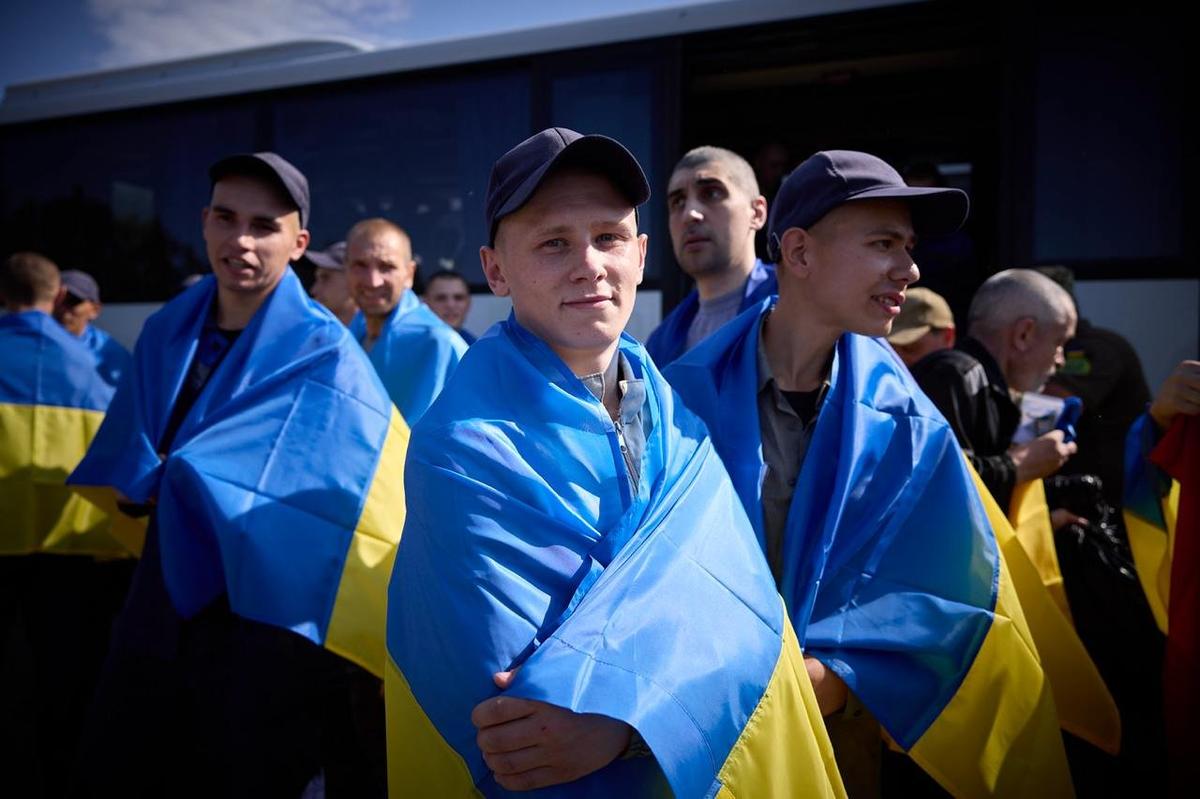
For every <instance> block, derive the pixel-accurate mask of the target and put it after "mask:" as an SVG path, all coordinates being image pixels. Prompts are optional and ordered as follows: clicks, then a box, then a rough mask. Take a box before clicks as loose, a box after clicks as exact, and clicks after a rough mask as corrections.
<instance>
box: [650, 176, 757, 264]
mask: <svg viewBox="0 0 1200 799" xmlns="http://www.w3.org/2000/svg"><path fill="white" fill-rule="evenodd" d="M667 212H668V221H669V224H670V228H671V245H672V247H674V249H675V260H677V261H678V262H679V266H680V268H681V269H683V271H684V272H686V273H687V274H689V275H691V276H692V277H701V276H703V275H709V274H716V273H720V272H723V271H725V270H727V269H729V268H730V267H731V262H732V261H733V259H734V258H737V257H740V256H741V254H742V253H743V252H745V250H746V248H747V246H753V245H752V244H751V243H752V242H753V241H754V233H755V231H757V230H758V229H760V228H761V227H762V226H763V224H764V223H765V222H766V218H767V204H766V200H764V199H763V198H761V197H751V196H749V195H748V194H747V193H746V192H745V191H744V190H742V189H741V188H739V187H738V185H737V184H736V183H735V182H734V181H733V180H732V178H731V177H730V176H729V170H728V168H726V166H725V164H723V163H721V162H719V161H711V162H709V163H706V164H701V165H700V166H697V167H695V168H692V169H687V168H684V169H679V170H677V171H676V172H675V174H673V175H671V182H670V183H669V184H668V187H667Z"/></svg>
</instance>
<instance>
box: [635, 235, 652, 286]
mask: <svg viewBox="0 0 1200 799" xmlns="http://www.w3.org/2000/svg"><path fill="white" fill-rule="evenodd" d="M649 244H650V237H649V236H647V235H646V234H645V233H640V234H638V250H639V255H638V259H639V260H638V279H637V285H639V286H640V285H642V280H643V279H644V278H645V277H646V249H647V247H648V246H649Z"/></svg>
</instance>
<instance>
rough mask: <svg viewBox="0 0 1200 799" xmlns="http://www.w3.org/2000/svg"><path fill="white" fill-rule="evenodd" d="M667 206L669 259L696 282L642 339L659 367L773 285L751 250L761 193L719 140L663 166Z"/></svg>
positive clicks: (761, 222)
mask: <svg viewBox="0 0 1200 799" xmlns="http://www.w3.org/2000/svg"><path fill="white" fill-rule="evenodd" d="M667 211H668V214H669V216H668V218H669V219H670V228H671V244H672V246H673V247H674V249H675V260H676V261H678V262H679V268H680V269H682V270H683V271H684V272H685V273H687V275H688V276H689V277H691V278H692V279H693V280H695V281H696V288H695V290H693V291H692V292H691V293H689V294H688V295H687V296H686V297H684V298H683V301H682V302H680V303H679V305H678V306H677V307H676V308H675V310H673V311H671V313H670V314H668V315H667V317H666V318H665V319H663V321H662V324H660V325H659V326H658V327H657V328H656V329H655V330H654V332H653V333H651V334H650V338H648V339H647V340H646V349H647V350H648V351H649V352H650V357H652V358H654V362H655V363H657V364H658V365H659V367H662V368H665V367H666V365H667V364H669V363H670V362H671V361H673V360H675V359H676V358H678V357H679V356H680V355H683V354H684V353H685V352H687V351H688V350H689V349H691V348H692V347H694V346H696V344H697V343H698V342H700V341H701V340H702V339H704V338H706V337H707V336H708V335H709V334H710V333H712V332H713V331H715V330H716V329H717V328H719V327H721V325H723V324H725V323H726V322H728V321H729V320H730V319H733V317H735V316H737V315H738V314H739V313H741V312H742V311H744V310H746V309H747V308H749V307H750V306H752V305H757V304H758V303H759V302H761V301H763V300H765V299H766V298H767V297H770V296H771V295H772V294H774V293H775V292H776V291H777V290H778V284H777V283H776V282H775V267H773V266H770V265H767V264H764V263H763V262H762V261H760V260H758V258H756V257H755V255H754V237H755V236H756V235H757V234H758V231H759V230H761V229H762V228H763V227H764V226H765V225H766V224H767V200H766V198H765V197H763V196H762V195H761V194H760V193H759V191H758V180H757V179H756V178H755V177H754V170H753V169H752V168H751V167H750V164H748V163H746V159H744V158H742V157H741V156H740V155H738V154H737V153H735V152H732V151H730V150H726V149H724V148H722V147H697V148H695V149H693V150H690V151H688V152H687V153H686V154H685V155H684V156H683V158H681V159H679V163H678V164H676V165H675V170H674V171H673V172H672V173H671V181H670V183H669V184H668V186H667Z"/></svg>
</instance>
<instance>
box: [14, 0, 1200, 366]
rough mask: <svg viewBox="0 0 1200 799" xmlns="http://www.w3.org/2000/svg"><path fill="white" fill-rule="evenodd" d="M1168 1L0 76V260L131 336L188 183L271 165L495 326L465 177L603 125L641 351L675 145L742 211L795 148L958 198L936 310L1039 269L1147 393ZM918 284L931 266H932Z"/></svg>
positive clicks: (192, 241)
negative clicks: (64, 276) (634, 262)
mask: <svg viewBox="0 0 1200 799" xmlns="http://www.w3.org/2000/svg"><path fill="white" fill-rule="evenodd" d="M1178 14H1179V12H1169V11H1162V12H1156V13H1139V12H1135V11H1132V10H1129V8H1128V7H1121V8H1118V9H1117V10H1114V11H1111V12H1103V13H1098V14H1092V15H1081V14H1075V13H1066V12H1063V13H1059V12H1055V11H1053V10H1048V9H1046V8H1044V7H1043V6H1039V5H1035V4H1030V3H1010V4H999V5H995V4H976V3H943V2H878V1H877V2H871V1H869V0H867V1H858V0H717V1H716V2H707V3H700V4H695V5H691V6H686V7H677V8H667V9H659V10H654V11H645V12H641V13H634V14H628V15H623V16H618V17H612V18H607V19H602V20H594V21H587V22H577V23H569V24H560V25H554V26H548V27H540V28H527V29H524V30H519V31H507V32H497V33H493V34H489V35H484V36H477V37H472V38H467V39H457V40H446V41H435V42H426V43H421V44H415V45H408V46H402V47H396V48H390V49H379V50H365V49H363V48H361V47H359V46H356V45H354V44H353V43H349V42H344V41H337V40H330V41H305V42H295V43H291V44H286V45H274V46H270V47H261V48H256V49H253V50H245V51H239V52H231V53H225V54H221V55H213V56H204V57H197V58H188V59H183V60H179V61H174V62H170V63H163V64H153V65H147V66H138V67H132V68H127V69H118V70H110V71H104V72H97V73H93V74H87V75H78V76H72V77H67V78H61V79H55V80H45V81H37V82H30V83H25V84H21V85H14V86H9V87H6V89H5V93H4V97H3V101H2V102H0V250H2V251H3V253H9V252H13V251H16V250H22V249H32V250H37V251H40V252H43V253H45V254H47V255H48V256H50V257H51V258H52V259H54V260H55V261H56V262H57V263H59V264H60V266H62V267H63V268H80V269H84V270H86V271H88V272H90V273H92V274H93V275H95V276H96V278H97V279H98V281H99V282H100V285H101V287H102V290H103V293H104V300H105V311H104V315H103V316H102V317H101V320H100V324H101V325H102V326H106V327H108V328H109V329H110V330H112V331H113V332H114V333H115V334H116V335H117V336H118V338H120V339H122V340H123V341H125V342H126V343H127V344H131V343H132V340H133V339H134V338H135V337H136V335H137V332H138V330H139V329H140V325H141V322H142V320H144V318H145V316H146V315H147V314H148V313H150V312H151V311H152V310H153V309H154V308H156V307H158V306H159V305H160V304H161V303H162V302H163V301H165V300H166V299H168V298H169V297H170V296H172V295H173V294H174V293H175V292H176V291H178V289H179V287H180V285H181V283H182V282H183V281H184V279H185V278H187V276H188V275H191V274H195V273H201V272H204V271H207V258H206V256H205V252H204V247H203V241H202V238H201V235H200V209H201V207H202V206H203V205H204V203H205V201H206V200H207V197H208V191H209V186H208V179H207V174H206V169H207V166H208V165H209V164H210V163H212V162H213V161H215V160H216V159H217V158H219V157H221V156H223V155H226V154H228V153H233V152H242V151H256V150H274V151H276V152H279V153H281V154H282V155H284V156H285V157H286V158H288V159H289V160H291V161H292V162H293V163H295V164H296V165H297V166H298V167H299V168H300V169H301V170H303V171H304V173H305V174H306V175H307V176H308V178H309V181H310V184H311V189H312V207H313V210H312V221H311V224H310V230H311V232H312V241H313V245H314V246H315V247H318V248H323V247H325V246H327V245H329V244H331V243H333V242H335V241H337V240H339V239H341V238H343V237H344V235H345V232H346V231H347V230H348V229H349V227H350V226H351V225H352V224H353V223H354V222H355V221H357V220H359V219H362V218H365V217H369V216H384V217H387V218H389V219H392V220H393V221H395V222H397V223H398V224H400V225H401V226H402V227H404V228H405V229H407V230H408V231H409V232H410V233H411V235H412V239H413V244H414V250H415V252H416V254H417V256H418V257H419V261H420V264H421V267H420V271H421V272H422V273H425V274H428V273H429V272H431V271H433V270H437V269H442V268H449V269H454V270H456V271H458V272H460V273H461V274H462V275H463V276H464V277H465V278H466V279H467V281H468V282H469V283H470V284H471V286H472V290H473V294H474V295H475V296H474V300H475V302H474V303H473V308H472V312H471V316H470V317H469V318H468V320H467V326H468V328H470V329H471V330H472V331H473V332H475V333H479V332H482V331H483V329H485V328H486V327H487V326H488V325H490V324H491V323H492V322H493V321H495V320H496V319H499V318H502V317H503V316H504V315H505V314H506V313H507V305H506V302H505V301H503V300H500V299H499V298H494V297H491V296H489V294H488V292H487V286H486V282H485V281H484V279H483V275H482V272H481V269H480V266H479V259H478V249H479V246H480V244H482V243H484V241H485V236H486V232H485V231H484V229H483V197H484V193H485V191H486V183H487V176H488V172H489V169H490V166H491V164H492V162H493V161H494V160H495V159H496V158H497V157H498V156H499V155H500V154H502V153H503V152H504V151H505V150H506V149H507V148H508V147H510V146H511V145H512V144H514V143H516V142H518V141H520V140H522V139H524V138H525V137H526V136H528V135H530V134H531V133H532V132H534V131H537V130H539V129H542V128H544V127H548V126H550V125H562V126H566V127H570V128H574V129H576V130H579V131H582V132H588V133H604V134H608V135H611V136H613V137H615V138H617V139H619V140H620V141H622V142H623V143H624V144H626V145H627V146H628V147H629V148H630V149H631V150H632V151H633V152H634V154H635V155H636V156H637V157H638V159H639V160H640V161H641V163H642V164H643V165H644V167H645V168H646V172H647V175H648V177H649V180H650V182H651V186H652V188H653V190H654V196H653V197H652V198H651V200H650V202H649V204H648V205H647V206H646V208H645V209H644V210H643V214H642V220H643V226H644V229H645V230H646V232H648V233H649V235H650V242H651V244H650V253H649V257H648V262H647V268H646V279H645V282H644V283H643V286H642V292H641V295H640V297H639V302H638V303H637V307H636V309H635V315H634V318H633V320H632V322H631V324H630V332H631V333H633V334H634V335H636V336H639V337H644V336H646V335H647V334H648V333H649V332H650V330H652V329H653V327H654V326H655V325H656V324H657V322H658V321H659V319H661V317H662V315H663V313H664V312H665V311H669V310H670V308H671V307H673V306H674V304H675V303H676V302H678V301H679V299H681V298H682V296H683V295H684V294H685V293H686V291H687V290H688V289H689V284H688V280H687V278H686V276H685V275H683V274H682V273H681V272H680V270H679V269H678V267H677V266H676V264H675V261H674V257H673V255H672V250H671V246H670V238H669V234H668V231H667V221H666V212H665V202H664V195H665V186H666V182H667V180H668V178H669V171H670V169H671V166H672V165H673V163H674V162H675V160H676V159H677V158H678V157H679V156H680V155H681V154H682V153H683V152H685V151H686V150H688V149H689V148H691V147H693V146H697V145H700V144H717V145H721V146H725V147H728V148H730V149H733V150H736V151H738V152H740V153H742V154H743V155H745V156H746V158H747V159H748V160H749V161H751V163H752V164H754V166H755V168H756V170H758V173H759V177H760V182H761V184H762V188H763V190H764V193H766V194H767V196H768V198H770V197H771V196H772V194H773V192H774V188H775V186H777V185H778V181H779V179H780V178H781V177H782V175H783V174H784V173H785V172H786V171H787V169H789V168H790V167H792V166H794V165H795V164H797V163H799V162H800V161H801V160H803V158H805V157H806V156H808V155H809V154H811V153H812V152H815V151H817V150H821V149H831V148H842V149H860V150H866V151H868V152H872V153H875V154H877V155H879V156H881V157H883V158H885V159H887V160H888V161H890V162H891V163H893V164H895V165H897V166H898V167H901V168H909V167H914V168H915V166H916V165H925V166H926V167H928V166H930V165H932V166H933V167H934V168H935V170H936V172H937V174H938V175H939V176H940V178H941V179H942V180H944V181H945V182H947V183H948V184H950V185H955V186H959V187H961V188H964V189H966V190H967V191H968V192H969V193H970V195H971V202H972V208H971V215H970V218H969V220H968V223H967V226H966V228H965V231H964V232H963V234H962V236H963V237H965V240H966V245H965V246H964V247H962V248H960V250H961V251H960V252H959V256H961V257H956V259H951V262H952V263H951V262H948V263H950V265H949V266H947V265H946V264H941V265H940V267H939V268H940V269H941V273H940V274H941V277H940V279H941V280H942V282H941V283H939V284H937V285H938V288H939V289H941V290H942V291H943V292H945V293H947V294H948V295H950V298H951V299H952V304H953V305H954V306H955V308H956V310H957V311H959V312H960V313H961V312H962V311H963V310H964V309H965V302H966V301H967V299H968V298H969V296H970V293H971V292H972V291H973V290H974V288H975V287H976V286H977V285H978V284H979V283H980V282H981V281H982V280H983V279H984V278H986V277H987V275H989V274H991V273H993V272H995V271H997V270H999V269H1002V268H1007V267H1011V266H1037V265H1049V264H1061V265H1067V266H1070V267H1071V268H1072V269H1073V270H1074V272H1075V275H1076V278H1077V285H1076V296H1077V299H1078V302H1079V306H1080V311H1081V314H1082V315H1083V316H1085V317H1088V318H1089V319H1090V320H1091V321H1092V322H1093V324H1096V325H1100V326H1103V327H1108V328H1112V329H1115V330H1117V331H1118V332H1121V333H1122V334H1124V335H1125V336H1126V337H1127V338H1129V339H1130V341H1131V342H1132V343H1133V344H1134V345H1135V347H1136V348H1137V350H1138V352H1139V353H1140V355H1141V357H1142V359H1143V363H1144V365H1145V368H1146V372H1147V376H1148V378H1149V379H1150V381H1151V383H1152V387H1153V386H1156V385H1157V384H1158V383H1159V382H1160V381H1161V380H1162V379H1163V378H1164V377H1165V376H1166V374H1167V373H1168V372H1169V371H1170V369H1171V367H1172V366H1173V365H1174V364H1175V363H1177V362H1178V361H1179V360H1181V359H1182V358H1185V357H1192V358H1194V357H1196V355H1197V352H1198V349H1200V348H1198V343H1200V278H1198V271H1197V269H1196V267H1195V265H1194V263H1193V262H1192V261H1191V260H1190V259H1189V258H1186V257H1185V254H1184V253H1183V242H1184V220H1185V219H1187V218H1189V216H1190V215H1189V213H1188V211H1189V210H1190V209H1191V205H1192V204H1193V203H1194V199H1193V198H1192V196H1191V195H1190V194H1188V193H1185V192H1184V189H1183V187H1184V185H1185V175H1186V174H1190V170H1191V166H1192V159H1193V158H1194V156H1193V155H1192V154H1191V150H1189V149H1187V148H1185V147H1184V126H1185V123H1184V108H1185V107H1186V104H1185V102H1184V99H1185V95H1184V75H1186V74H1187V70H1186V64H1185V58H1186V50H1185V46H1184V40H1183V31H1184V30H1186V26H1185V25H1183V24H1182V19H1181V18H1179V16H1178ZM927 267H928V269H927V274H929V275H931V276H932V275H934V274H935V273H936V270H935V269H934V265H933V264H928V265H927Z"/></svg>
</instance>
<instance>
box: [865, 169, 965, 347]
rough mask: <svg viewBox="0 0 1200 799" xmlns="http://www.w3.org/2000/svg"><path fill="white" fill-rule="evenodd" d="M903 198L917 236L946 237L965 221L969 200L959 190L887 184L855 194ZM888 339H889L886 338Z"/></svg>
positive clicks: (870, 198)
mask: <svg viewBox="0 0 1200 799" xmlns="http://www.w3.org/2000/svg"><path fill="white" fill-rule="evenodd" d="M887 199H896V200H904V201H905V202H906V203H908V206H909V208H910V209H912V219H913V231H914V232H915V233H916V234H917V235H918V236H945V235H947V234H950V233H953V232H954V231H956V230H958V229H959V228H960V227H962V225H963V222H965V221H967V213H968V211H969V210H970V206H971V203H970V200H969V198H968V197H967V193H966V192H965V191H962V190H961V189H950V188H943V187H927V186H886V187H880V188H878V189H868V190H866V191H864V192H861V193H860V194H856V195H854V196H853V197H852V198H850V199H849V200H848V202H856V201H858V200H887ZM889 340H890V339H889Z"/></svg>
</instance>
